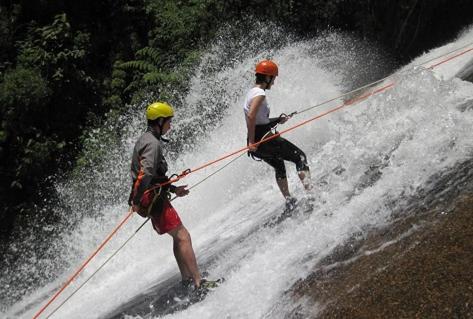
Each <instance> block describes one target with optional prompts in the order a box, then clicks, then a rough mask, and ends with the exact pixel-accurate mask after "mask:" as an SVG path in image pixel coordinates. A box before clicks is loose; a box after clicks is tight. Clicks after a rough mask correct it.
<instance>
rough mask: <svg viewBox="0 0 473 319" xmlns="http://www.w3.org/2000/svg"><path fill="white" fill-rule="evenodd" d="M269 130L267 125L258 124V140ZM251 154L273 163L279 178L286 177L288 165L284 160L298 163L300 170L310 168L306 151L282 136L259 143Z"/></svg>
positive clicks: (256, 132) (297, 166) (256, 131)
mask: <svg viewBox="0 0 473 319" xmlns="http://www.w3.org/2000/svg"><path fill="white" fill-rule="evenodd" d="M268 132H269V130H268V126H267V125H261V126H260V125H257V126H256V128H255V137H256V139H257V141H260V140H261V139H262V138H263V137H264V136H265V135H266V133H268ZM269 134H272V133H269ZM269 134H268V135H266V137H267V136H269ZM250 155H252V156H253V157H256V158H259V159H261V160H263V161H264V162H266V163H268V164H269V165H271V166H272V167H273V168H274V170H275V172H276V178H279V179H282V178H286V166H285V165H284V161H290V162H293V163H294V164H296V169H297V171H298V172H300V171H308V170H309V166H307V157H306V155H305V154H304V152H303V151H302V150H301V149H300V148H298V147H297V146H296V145H294V144H292V143H291V142H289V141H288V140H286V139H285V138H282V137H281V136H278V137H276V138H274V139H271V140H269V141H267V142H264V143H262V144H260V145H258V149H257V150H256V151H255V152H251V153H250Z"/></svg>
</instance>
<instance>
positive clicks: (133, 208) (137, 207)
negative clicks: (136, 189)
mask: <svg viewBox="0 0 473 319" xmlns="http://www.w3.org/2000/svg"><path fill="white" fill-rule="evenodd" d="M131 209H132V210H133V211H134V212H135V213H137V212H138V211H139V210H140V205H135V204H133V205H132V206H131Z"/></svg>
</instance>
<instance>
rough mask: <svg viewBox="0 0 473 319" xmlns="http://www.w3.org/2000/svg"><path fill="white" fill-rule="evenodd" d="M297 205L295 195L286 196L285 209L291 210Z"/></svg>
mask: <svg viewBox="0 0 473 319" xmlns="http://www.w3.org/2000/svg"><path fill="white" fill-rule="evenodd" d="M296 206H297V199H296V198H295V197H292V196H289V197H286V208H285V211H291V210H293V209H294V208H296Z"/></svg>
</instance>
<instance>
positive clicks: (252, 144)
mask: <svg viewBox="0 0 473 319" xmlns="http://www.w3.org/2000/svg"><path fill="white" fill-rule="evenodd" d="M254 143H255V142H250V143H249V144H248V151H250V152H256V150H257V149H258V145H254Z"/></svg>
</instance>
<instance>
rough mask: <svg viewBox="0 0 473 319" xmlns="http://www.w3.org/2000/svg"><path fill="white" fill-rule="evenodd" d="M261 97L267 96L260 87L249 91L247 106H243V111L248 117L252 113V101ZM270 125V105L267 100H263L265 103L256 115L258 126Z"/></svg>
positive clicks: (246, 100)
mask: <svg viewBox="0 0 473 319" xmlns="http://www.w3.org/2000/svg"><path fill="white" fill-rule="evenodd" d="M260 95H263V96H266V92H265V91H264V90H263V89H261V88H259V87H254V88H252V89H251V90H250V91H248V94H246V99H245V105H244V106H243V111H244V112H245V115H248V112H250V106H251V101H252V100H253V99H254V98H255V97H257V96H260ZM245 119H246V116H245ZM268 123H269V105H268V102H267V101H266V98H265V99H264V100H263V103H261V106H260V107H259V109H258V113H256V125H261V124H268Z"/></svg>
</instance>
